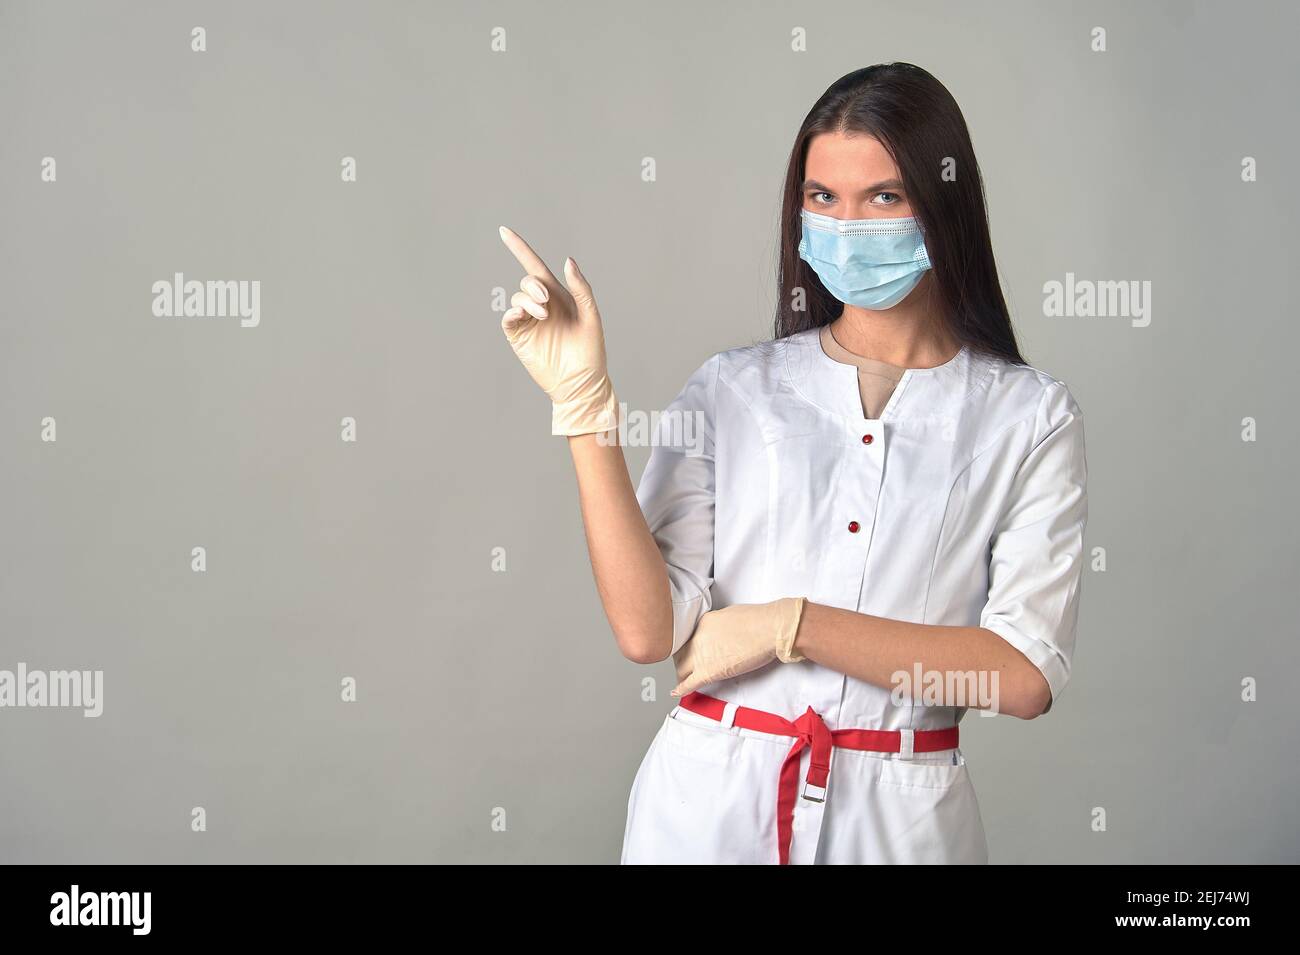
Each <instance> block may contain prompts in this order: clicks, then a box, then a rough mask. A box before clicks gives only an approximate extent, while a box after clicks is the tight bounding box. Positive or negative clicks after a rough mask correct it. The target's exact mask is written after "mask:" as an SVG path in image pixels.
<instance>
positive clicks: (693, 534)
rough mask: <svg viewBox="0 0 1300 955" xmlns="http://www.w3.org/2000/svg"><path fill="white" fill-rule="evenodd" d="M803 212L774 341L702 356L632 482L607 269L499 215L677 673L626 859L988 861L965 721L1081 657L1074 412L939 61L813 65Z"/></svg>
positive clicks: (590, 525)
mask: <svg viewBox="0 0 1300 955" xmlns="http://www.w3.org/2000/svg"><path fill="white" fill-rule="evenodd" d="M781 222H782V234H781V250H782V251H781V261H780V274H779V279H778V283H779V290H780V297H779V302H778V306H777V315H776V328H775V337H774V340H773V341H771V342H765V343H761V344H759V345H751V346H746V347H738V348H734V349H730V350H728V351H724V352H720V353H718V354H716V355H713V356H712V357H710V358H709V359H708V360H707V361H706V362H704V364H703V365H701V366H700V368H699V369H698V370H697V371H696V372H695V373H694V374H693V375H692V376H691V377H690V379H689V380H688V381H687V383H686V386H685V388H684V389H683V390H682V392H681V393H680V395H678V397H677V398H676V400H675V401H674V402H673V404H672V406H671V407H670V409H669V411H670V412H672V413H670V414H666V415H664V416H663V417H662V419H661V420H662V422H663V427H662V428H661V431H660V432H659V434H658V436H657V443H656V446H655V447H654V448H653V450H652V452H651V456H650V460H649V463H648V464H647V466H646V470H645V473H644V474H643V475H642V477H641V482H640V485H639V486H638V488H637V490H636V491H635V492H634V491H633V489H632V483H631V480H630V478H629V475H628V471H627V467H626V464H625V462H624V458H623V453H622V449H621V448H620V447H618V446H617V443H616V441H614V440H613V439H614V438H615V434H614V433H613V432H610V430H609V429H610V428H612V427H613V426H614V425H615V422H616V420H617V408H618V402H617V400H616V398H615V394H614V390H613V387H612V385H611V383H610V380H609V377H608V374H607V372H606V364H605V349H604V338H603V334H602V331H601V323H600V316H599V313H598V311H597V309H596V304H595V301H594V299H593V297H592V292H591V287H590V286H589V285H588V283H587V281H586V280H585V279H584V278H583V277H582V274H581V273H580V272H579V271H578V268H577V266H576V264H575V263H573V262H572V260H567V261H566V268H565V277H566V280H567V290H566V288H565V287H564V286H561V284H560V283H559V282H558V281H557V280H556V278H555V276H554V275H552V274H551V272H550V271H549V270H548V269H547V267H546V265H545V264H544V263H543V262H542V261H541V260H540V259H539V258H538V257H537V256H536V254H534V253H533V251H532V250H531V249H530V248H529V247H528V246H527V245H526V244H525V243H524V241H523V240H522V239H521V238H520V237H519V236H517V235H515V234H514V233H513V232H510V231H509V230H508V229H504V228H503V229H502V237H503V240H504V241H505V243H506V245H507V246H508V247H509V248H510V249H511V251H512V252H513V253H514V254H515V256H516V257H517V259H518V260H519V262H520V264H521V265H522V266H523V267H524V269H525V270H526V272H527V273H528V274H527V275H526V276H525V277H524V279H523V280H522V281H521V283H520V291H519V292H518V293H517V294H515V296H514V298H513V299H512V301H511V305H512V306H513V307H512V308H511V309H510V310H509V311H508V312H507V313H506V314H505V317H504V320H503V323H502V324H503V328H504V329H505V332H506V337H507V338H508V339H509V341H510V343H511V345H512V346H513V347H514V349H515V351H516V353H517V354H518V356H519V358H520V359H521V360H522V361H523V363H524V365H525V366H526V367H527V368H528V370H529V372H530V373H531V374H532V376H533V377H534V379H535V380H536V381H537V383H538V384H539V385H541V387H542V388H543V389H544V390H545V391H546V392H547V394H548V395H549V396H550V397H551V399H552V402H553V407H554V414H553V428H552V430H553V432H554V433H556V434H563V435H568V436H569V439H568V440H569V447H570V449H571V451H572V454H573V461H574V466H575V469H576V471H577V477H578V485H579V491H580V496H581V502H582V514H583V520H584V522H585V525H586V533H587V542H588V547H589V550H590V553H591V562H592V567H593V569H594V571H595V576H596V584H597V587H598V589H599V591H600V596H601V600H602V601H603V604H604V607H605V612H606V614H607V616H608V618H609V622H610V624H611V626H612V628H613V631H614V635H615V638H616V640H617V641H618V645H619V648H620V649H621V651H622V652H623V654H624V655H625V656H626V657H628V659H631V660H635V661H637V662H640V663H655V662H658V661H660V660H663V659H665V658H666V657H668V656H669V655H673V656H674V658H675V662H676V665H677V671H678V677H679V680H681V683H680V685H679V687H678V689H677V690H676V691H674V692H675V693H680V699H679V703H678V705H676V706H675V707H674V708H673V709H672V711H671V712H670V713H669V714H668V715H667V717H666V718H665V720H664V722H663V725H662V726H661V727H660V729H659V731H658V733H657V735H656V736H655V738H654V740H653V742H652V743H651V745H650V749H649V751H648V752H647V753H646V755H645V758H644V760H643V761H642V763H641V767H640V769H639V770H638V772H637V775H636V779H635V781H634V782H633V784H632V792H631V797H630V799H629V801H628V815H627V828H626V832H625V835H624V843H623V856H622V861H623V862H624V863H647V862H648V863H683V862H702V863H780V864H787V863H828V864H834V863H875V862H891V863H893V862H908V863H910V862H924V863H934V862H944V863H984V862H987V861H988V851H987V846H986V842H985V837H984V828H983V824H982V822H981V820H980V813H979V806H978V803H977V801H976V798H975V792H974V790H973V788H972V785H971V780H970V777H969V775H968V771H967V767H966V761H965V758H964V757H963V755H962V751H961V748H960V746H959V736H958V724H959V723H960V721H961V719H962V717H963V716H964V715H965V713H966V711H967V709H968V708H970V707H977V708H982V709H996V710H997V711H999V712H1001V713H1005V714H1009V715H1012V716H1016V717H1020V718H1022V719H1033V718H1034V717H1036V716H1039V715H1041V714H1043V713H1045V712H1047V710H1048V709H1049V708H1050V707H1051V705H1052V702H1053V701H1054V700H1055V699H1056V697H1057V696H1059V694H1060V693H1061V690H1062V688H1063V687H1064V686H1065V683H1066V681H1067V679H1068V677H1069V672H1070V660H1071V655H1072V653H1073V649H1074V641H1075V627H1076V621H1077V617H1078V607H1079V594H1080V578H1081V573H1082V566H1083V534H1084V528H1085V524H1086V521H1087V493H1086V482H1087V466H1086V462H1085V458H1084V434H1083V419H1082V415H1081V412H1080V410H1079V407H1078V405H1077V404H1076V403H1075V401H1074V398H1073V397H1072V395H1071V394H1070V392H1069V390H1068V389H1067V387H1066V386H1065V384H1064V383H1062V382H1061V381H1059V380H1057V379H1055V378H1053V377H1052V376H1051V375H1050V374H1048V373H1047V372H1044V371H1040V370H1038V369H1036V368H1033V367H1030V366H1029V365H1028V364H1026V363H1025V361H1024V359H1023V358H1021V356H1020V353H1019V350H1018V348H1017V346H1016V341H1015V336H1014V334H1013V332H1012V328H1011V322H1010V318H1009V316H1008V314H1007V308H1006V303H1005V301H1004V299H1003V296H1002V293H1001V290H1000V288H999V285H998V276H997V270H996V268H995V266H994V260H993V251H992V248H991V245H990V240H989V231H988V220H987V214H986V211H985V207H984V196H983V187H982V184H981V179H980V174H979V169H978V167H977V165H976V162H975V155H974V152H973V150H972V147H971V142H970V136H969V133H968V132H967V129H966V124H965V121H964V120H963V118H962V115H961V112H960V110H959V109H958V107H957V104H956V102H955V101H954V100H953V98H952V96H951V95H950V94H949V93H948V91H947V90H946V89H945V88H944V87H943V86H942V85H941V84H940V83H939V82H938V81H937V80H936V79H935V78H934V77H932V76H931V75H930V74H929V73H927V72H925V71H924V70H922V69H920V68H918V67H916V66H912V65H910V64H905V63H891V64H884V65H878V66H872V67H868V68H866V69H862V70H858V71H856V72H854V73H850V74H849V75H847V76H845V77H843V78H842V79H840V80H839V81H837V82H836V83H835V84H834V85H833V86H831V87H830V89H828V90H827V91H826V92H825V93H824V94H823V95H822V97H821V98H820V99H819V100H818V101H817V103H816V104H815V105H814V106H813V108H812V111H811V112H810V113H809V114H808V116H807V118H806V119H805V120H804V122H803V125H802V127H801V128H800V129H799V133H798V136H797V137H796V139H795V143H794V148H793V150H792V152H791V155H790V161H789V169H788V171H787V174H786V181H785V196H784V203H783V208H782V217H781ZM670 432H671V433H670ZM692 433H694V434H697V435H698V440H695V441H691V442H686V441H684V440H681V439H680V438H678V439H677V440H676V441H675V442H674V441H673V440H672V438H673V436H674V435H676V434H680V435H687V434H692Z"/></svg>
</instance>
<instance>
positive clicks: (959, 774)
mask: <svg viewBox="0 0 1300 955" xmlns="http://www.w3.org/2000/svg"><path fill="white" fill-rule="evenodd" d="M963 778H965V779H967V780H969V773H968V772H967V769H966V757H965V756H963V755H962V754H961V750H955V751H954V752H953V759H951V760H947V759H945V760H944V761H943V762H937V761H936V762H925V761H922V760H911V759H882V760H881V761H880V777H879V783H880V784H881V785H884V786H897V787H899V788H901V789H948V788H949V787H951V786H954V785H956V784H957V783H958V782H959V781H960V780H962V779H963Z"/></svg>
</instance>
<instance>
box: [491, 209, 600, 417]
mask: <svg viewBox="0 0 1300 955" xmlns="http://www.w3.org/2000/svg"><path fill="white" fill-rule="evenodd" d="M500 231H501V241H502V242H504V243H505V244H506V248H508V249H509V250H510V251H511V252H512V253H513V254H514V257H515V258H516V259H517V260H518V261H519V264H520V265H522V266H523V267H524V271H525V272H526V273H528V274H527V275H525V276H524V277H523V279H522V280H521V281H520V282H519V291H518V292H516V293H515V294H514V296H513V297H511V299H510V305H511V308H510V309H509V310H508V311H507V312H506V313H505V315H504V316H503V317H502V319H501V329H502V331H504V332H505V333H506V339H507V340H508V341H509V342H510V346H511V347H512V348H513V349H514V350H515V354H516V355H518V356H519V360H520V361H521V362H523V365H524V367H525V368H527V369H528V373H529V374H530V375H532V376H533V381H535V382H537V384H538V385H540V386H541V388H542V390H543V391H544V392H546V394H547V395H548V396H549V397H550V399H551V404H552V411H551V434H566V435H572V434H594V433H596V432H601V431H611V430H613V429H615V428H617V427H618V399H617V398H616V397H615V395H614V386H613V385H612V384H610V381H609V375H608V374H607V370H606V366H605V332H604V329H603V328H602V327H601V324H600V312H598V311H597V310H596V300H595V299H594V298H593V297H592V294H591V286H590V285H588V284H587V280H586V279H585V278H584V277H583V275H582V273H581V272H580V271H578V264H577V263H576V262H574V261H573V260H572V259H565V260H564V278H565V281H566V282H567V283H568V288H567V289H566V288H565V287H564V286H563V285H561V284H560V282H559V280H558V279H557V278H556V277H555V276H554V275H553V274H551V270H550V269H549V268H547V267H546V263H545V262H543V261H542V259H541V257H540V256H538V254H537V253H536V252H534V251H533V250H532V248H531V247H530V246H529V245H528V243H527V242H525V241H524V240H523V239H522V238H520V236H519V235H517V234H516V233H514V232H512V231H511V230H510V229H507V228H506V227H505V226H501V229H500Z"/></svg>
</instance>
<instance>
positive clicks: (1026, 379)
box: [982, 356, 1083, 448]
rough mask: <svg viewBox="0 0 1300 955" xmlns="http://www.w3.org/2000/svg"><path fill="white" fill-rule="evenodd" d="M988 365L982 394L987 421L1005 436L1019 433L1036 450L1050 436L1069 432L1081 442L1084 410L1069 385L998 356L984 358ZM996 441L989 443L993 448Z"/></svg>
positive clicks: (1037, 370) (1047, 374) (1030, 367)
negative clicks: (1015, 432) (993, 424)
mask: <svg viewBox="0 0 1300 955" xmlns="http://www.w3.org/2000/svg"><path fill="white" fill-rule="evenodd" d="M982 360H983V361H985V362H986V363H987V366H988V368H987V372H986V375H985V383H986V388H985V389H984V391H983V398H984V401H985V407H984V411H985V415H984V416H983V417H984V418H985V420H986V421H989V422H990V423H993V422H996V426H995V427H994V429H993V430H995V431H997V432H998V434H997V435H994V436H993V437H994V438H995V439H996V437H998V436H1005V435H1007V434H1010V433H1012V431H1013V430H1014V431H1018V432H1020V433H1021V434H1023V435H1024V437H1025V438H1026V439H1027V440H1028V441H1029V444H1028V445H1027V448H1031V447H1036V446H1037V445H1038V444H1039V443H1040V442H1042V441H1043V440H1044V439H1045V438H1046V437H1047V436H1048V435H1051V434H1054V433H1063V432H1067V431H1068V432H1070V433H1071V434H1073V435H1077V436H1078V437H1077V440H1079V441H1082V433H1083V410H1082V409H1081V408H1080V407H1079V403H1078V401H1076V400H1075V397H1074V394H1073V393H1072V392H1071V390H1070V387H1069V385H1067V384H1066V383H1065V382H1064V381H1063V380H1061V379H1060V378H1058V377H1056V376H1055V375H1053V374H1052V373H1051V372H1049V371H1046V370H1045V369H1043V368H1039V367H1036V366H1034V365H1028V364H1016V363H1014V362H1010V361H1007V360H1006V359H1005V358H1001V357H998V356H983V359H982ZM996 443H997V442H996V440H993V441H990V442H988V444H986V447H988V446H993V445H995V444H996Z"/></svg>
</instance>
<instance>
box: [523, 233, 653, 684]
mask: <svg viewBox="0 0 1300 955" xmlns="http://www.w3.org/2000/svg"><path fill="white" fill-rule="evenodd" d="M501 239H502V241H503V242H504V243H505V244H506V247H507V248H508V249H509V250H510V251H511V253H512V254H513V255H514V256H515V258H516V259H517V260H518V262H519V264H520V265H521V266H523V268H524V272H525V275H524V277H523V279H522V280H521V281H520V283H519V288H520V290H519V291H518V292H516V293H515V294H514V296H513V297H512V298H511V300H510V304H511V308H510V309H509V310H508V311H507V312H506V313H505V315H504V316H503V318H502V321H501V328H502V330H503V331H504V332H505V335H506V339H507V340H508V341H509V342H510V345H511V347H512V348H513V349H514V351H515V354H516V355H517V356H518V357H519V360H520V361H521V362H522V363H523V365H524V367H525V368H526V369H527V370H528V372H529V374H530V375H532V377H533V380H534V381H536V382H537V384H538V385H539V386H541V388H542V390H543V391H545V392H546V394H547V395H548V396H549V397H550V399H551V402H552V408H553V411H552V418H551V431H552V433H553V434H556V435H566V436H568V440H569V450H570V451H571V452H572V455H573V467H574V471H575V472H576V474H577V479H578V494H579V499H580V502H581V508H582V520H583V526H584V528H585V530H586V535H587V549H588V552H589V553H590V555H591V566H592V571H593V573H594V574H595V578H596V589H597V591H598V592H599V593H600V599H601V603H602V604H603V606H604V608H605V616H606V617H607V618H608V620H609V623H610V627H611V628H612V629H613V631H614V639H615V640H616V641H617V643H618V648H619V650H620V652H622V654H623V655H624V656H625V657H627V658H628V659H629V660H634V661H636V662H638V663H654V662H657V661H659V660H663V659H665V658H666V657H667V656H668V655H669V653H670V652H671V650H672V648H673V640H674V607H673V599H672V591H671V586H670V583H669V575H668V568H667V566H666V565H665V562H664V558H663V555H662V553H661V552H660V549H659V546H658V545H657V544H656V541H655V538H654V537H653V536H652V534H651V532H650V529H649V527H648V526H647V524H646V521H645V517H644V516H643V514H642V511H641V508H640V506H639V504H638V502H637V498H636V493H635V491H634V490H633V487H632V480H631V477H630V475H629V474H628V470H627V462H626V460H625V459H624V457H623V449H622V447H621V446H619V445H618V443H617V441H616V439H617V430H616V429H617V422H618V401H617V398H616V397H615V394H614V389H613V386H612V384H611V383H610V380H609V375H608V372H607V367H606V362H605V336H604V330H603V328H602V325H601V320H600V313H599V311H598V310H597V308H596V302H595V298H594V297H593V295H592V292H591V286H590V285H588V283H587V280H586V279H585V278H584V277H583V275H582V273H581V272H580V271H579V270H578V267H577V264H576V263H575V262H573V260H572V259H566V260H565V281H566V283H567V286H568V287H567V288H566V287H565V286H564V285H561V284H560V282H559V280H558V279H557V278H556V277H555V275H554V274H552V272H551V270H550V269H549V268H548V267H547V266H546V263H545V262H544V261H542V259H541V258H540V257H539V256H538V255H537V253H536V252H534V251H533V249H532V248H531V247H530V246H529V245H528V243H526V242H525V241H524V240H523V239H522V238H521V237H520V236H519V235H517V234H516V233H514V232H512V231H511V230H509V229H507V228H505V227H504V226H502V227H501Z"/></svg>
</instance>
